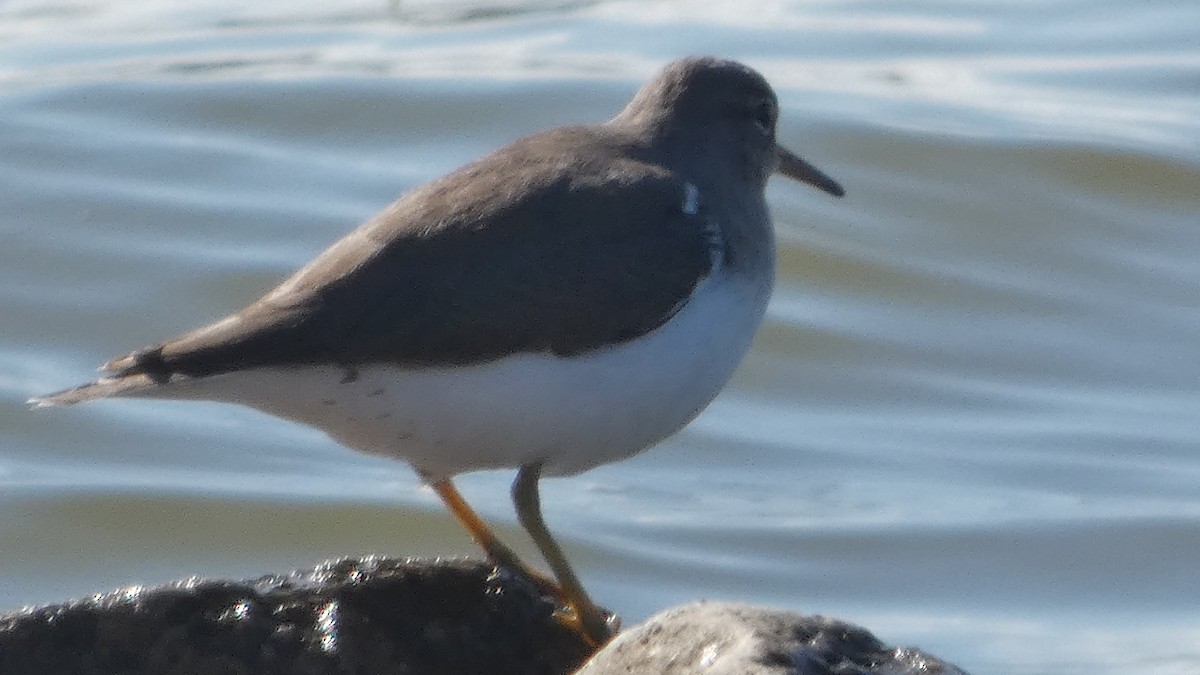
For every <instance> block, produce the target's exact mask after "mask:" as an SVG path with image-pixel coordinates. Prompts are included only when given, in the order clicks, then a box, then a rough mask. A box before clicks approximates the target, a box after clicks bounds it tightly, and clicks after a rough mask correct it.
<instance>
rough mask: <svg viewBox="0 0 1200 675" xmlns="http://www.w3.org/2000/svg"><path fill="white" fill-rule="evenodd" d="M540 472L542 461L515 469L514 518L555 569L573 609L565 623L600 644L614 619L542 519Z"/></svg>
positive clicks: (609, 634)
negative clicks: (596, 599) (590, 591)
mask: <svg viewBox="0 0 1200 675" xmlns="http://www.w3.org/2000/svg"><path fill="white" fill-rule="evenodd" d="M541 475H542V464H541V462H538V463H536V464H526V465H525V466H522V467H521V469H520V470H519V471H518V472H517V480H516V481H515V482H514V483H513V487H512V495H513V504H514V505H515V506H516V509H517V518H518V519H519V520H520V521H521V525H522V527H524V528H525V531H526V532H528V533H529V536H530V537H532V538H533V541H534V543H535V544H537V546H538V549H539V550H541V552H542V556H543V557H544V558H545V559H546V562H547V563H549V564H550V569H552V570H554V576H556V577H558V584H559V587H560V588H561V589H562V594H563V596H565V599H566V604H567V607H568V608H569V609H570V611H571V613H572V616H567V617H566V623H568V624H570V625H571V626H572V627H573V628H575V629H576V630H577V631H578V632H580V633H581V634H582V635H583V636H584V637H586V638H587V639H588V641H589V642H591V643H592V644H593V645H594V646H597V647H599V646H601V645H603V644H604V643H606V642H608V641H609V640H610V639H611V638H612V637H613V635H615V634H616V632H617V619H616V617H612V619H611V621H610V618H609V616H608V613H607V612H605V611H604V610H603V609H601V608H600V607H599V606H597V605H596V603H594V602H592V599H591V598H590V597H588V594H587V591H585V590H583V585H582V584H580V583H579V578H578V577H576V576H575V572H574V571H573V570H572V569H571V565H570V563H568V562H567V557H566V556H565V555H563V552H562V549H561V548H559V546H558V542H556V541H554V537H552V536H550V531H549V530H548V529H546V523H545V521H544V520H542V504H541V497H540V496H539V494H538V479H539V478H541Z"/></svg>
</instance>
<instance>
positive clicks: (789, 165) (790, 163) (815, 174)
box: [775, 145, 846, 197]
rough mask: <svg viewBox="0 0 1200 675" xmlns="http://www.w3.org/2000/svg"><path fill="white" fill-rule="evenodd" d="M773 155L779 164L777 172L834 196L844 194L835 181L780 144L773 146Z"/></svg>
mask: <svg viewBox="0 0 1200 675" xmlns="http://www.w3.org/2000/svg"><path fill="white" fill-rule="evenodd" d="M775 155H776V156H778V157H779V166H778V167H776V168H775V170H776V171H778V172H779V173H781V174H783V175H785V176H787V177H788V178H791V179H792V180H798V181H800V182H801V183H808V184H809V185H812V186H813V187H817V188H820V189H822V190H824V191H826V192H828V193H829V194H831V195H833V196H834V197H841V196H842V195H844V194H846V191H845V190H843V189H842V186H841V185H838V183H837V181H835V180H834V179H832V178H830V177H829V176H826V175H825V174H823V173H821V170H820V169H818V168H817V167H815V166H813V165H812V164H809V163H808V162H806V161H804V160H803V159H800V157H799V156H797V155H794V154H792V152H791V151H790V150H788V149H787V148H785V147H783V146H782V145H776V146H775Z"/></svg>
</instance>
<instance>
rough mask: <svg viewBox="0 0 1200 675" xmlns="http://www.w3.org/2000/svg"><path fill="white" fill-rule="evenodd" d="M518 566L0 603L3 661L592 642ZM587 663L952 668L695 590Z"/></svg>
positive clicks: (468, 664) (449, 664)
mask: <svg viewBox="0 0 1200 675" xmlns="http://www.w3.org/2000/svg"><path fill="white" fill-rule="evenodd" d="M554 610H555V605H554V603H553V601H552V600H550V599H548V598H545V597H543V596H542V595H541V594H540V593H539V591H538V589H537V588H536V587H534V586H533V585H532V584H530V583H528V582H526V581H524V580H523V579H520V578H517V577H513V576H511V575H508V574H504V573H500V572H497V571H496V569H495V568H493V567H492V566H491V565H488V564H485V563H482V562H471V561H464V560H457V561H445V560H433V561H412V560H393V559H386V558H363V559H346V560H338V561H333V562H328V563H325V564H322V565H319V566H317V567H316V568H314V569H309V570H299V571H296V572H292V573H290V574H283V575H271V576H265V577H262V578H259V579H256V580H252V581H226V580H207V581H206V580H198V579H189V580H185V581H180V582H177V583H174V584H168V585H164V586H158V587H153V588H142V587H138V586H134V587H129V588H125V589H121V590H119V591H115V592H113V593H107V594H104V595H96V596H93V597H92V598H89V599H86V600H79V601H74V602H68V603H64V604H59V605H48V606H45V607H38V608H32V609H23V610H20V611H16V612H11V613H9V614H5V615H0V674H3V675H25V674H31V675H100V674H103V675H115V674H120V675H141V674H146V675H149V674H151V673H153V674H154V675H193V674H194V675H225V674H228V675H275V674H279V675H284V674H287V675H351V674H353V675H358V674H362V675H366V674H368V673H369V674H371V675H400V674H410V673H411V674H420V675H438V674H440V673H455V674H459V673H468V674H472V675H473V674H475V673H488V674H493V673H496V674H503V673H521V674H530V675H535V674H538V673H547V674H550V673H554V674H560V673H561V674H565V673H570V672H573V671H574V669H576V668H577V667H579V664H580V663H581V662H582V661H583V660H584V659H586V658H587V657H588V655H589V654H590V653H591V652H592V651H593V650H592V648H590V647H589V646H588V645H586V644H584V643H583V642H582V641H581V639H580V638H579V636H578V635H576V634H575V633H573V632H571V631H570V630H567V629H566V628H564V627H563V626H562V625H561V624H560V623H558V622H557V621H556V620H555V618H554ZM580 672H581V673H586V674H587V675H616V674H617V673H620V674H621V675H629V674H630V673H654V674H656V675H657V674H658V673H674V674H682V673H705V674H706V675H709V674H711V675H719V674H734V673H736V674H737V675H749V674H767V673H771V674H776V673H795V674H801V673H803V674H804V675H810V674H814V673H828V674H832V673H837V674H838V675H849V674H855V673H863V674H865V673H879V674H883V673H887V674H889V675H902V674H904V673H918V672H920V673H925V674H926V675H928V674H937V673H943V674H945V675H953V674H957V673H961V672H962V671H960V670H958V669H956V668H954V667H953V666H949V665H946V664H944V663H942V662H941V661H938V660H937V659H934V658H932V657H929V656H925V655H923V654H921V653H920V652H917V651H915V650H905V649H891V648H888V647H885V646H883V645H882V644H880V643H879V641H878V640H876V639H875V638H874V637H873V636H872V635H871V634H870V633H868V632H867V631H865V630H863V629H862V628H858V627H856V626H851V625H849V624H845V623H841V622H839V621H834V620H832V619H826V618H822V617H805V616H802V615H799V614H792V613H788V612H781V611H775V610H766V609H761V608H756V607H751V606H748V605H733V604H724V603H699V604H694V605H688V606H685V607H680V608H676V609H671V610H668V611H666V612H663V613H661V614H658V615H657V616H655V617H653V618H651V619H650V620H649V621H647V622H646V623H644V624H642V625H640V626H635V627H633V628H630V629H628V630H627V631H626V632H624V633H622V634H621V635H620V636H618V637H617V638H616V639H615V640H614V641H613V642H611V643H610V644H609V645H608V646H607V647H606V648H605V649H603V650H601V651H600V652H598V653H597V654H596V655H595V657H594V658H593V659H592V660H591V661H589V662H588V663H587V664H586V665H585V666H584V668H583V670H581V671H580Z"/></svg>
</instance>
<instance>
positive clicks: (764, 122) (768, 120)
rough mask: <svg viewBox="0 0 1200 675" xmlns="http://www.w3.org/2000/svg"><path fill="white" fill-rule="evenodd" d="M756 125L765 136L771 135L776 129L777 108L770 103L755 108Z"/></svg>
mask: <svg viewBox="0 0 1200 675" xmlns="http://www.w3.org/2000/svg"><path fill="white" fill-rule="evenodd" d="M753 114H754V124H755V125H756V126H757V127H758V128H759V130H760V131H762V132H763V133H764V134H770V133H771V131H772V130H773V129H774V128H775V106H773V105H771V102H770V101H763V102H762V103H759V104H758V105H757V106H755V107H754V111H753Z"/></svg>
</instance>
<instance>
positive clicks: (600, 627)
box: [554, 604, 621, 649]
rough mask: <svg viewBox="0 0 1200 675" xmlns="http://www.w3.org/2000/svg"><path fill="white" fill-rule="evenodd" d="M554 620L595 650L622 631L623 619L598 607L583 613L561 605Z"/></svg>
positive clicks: (568, 605)
mask: <svg viewBox="0 0 1200 675" xmlns="http://www.w3.org/2000/svg"><path fill="white" fill-rule="evenodd" d="M554 620H555V621H557V622H558V623H559V625H561V626H563V627H565V628H567V629H568V630H570V631H572V632H574V633H576V634H577V635H579V636H580V637H581V638H583V641H584V642H586V643H587V644H588V646H590V647H592V648H593V649H600V648H601V647H603V646H604V645H605V644H607V643H608V641H609V640H611V639H613V638H614V637H616V635H617V633H618V632H620V630H621V617H619V616H617V615H616V614H613V613H612V612H610V611H608V610H606V609H604V608H603V607H598V606H596V605H591V606H590V607H587V608H586V609H585V610H584V611H582V612H581V611H580V610H579V608H576V607H574V606H572V605H570V604H560V605H559V606H558V609H557V610H555V612H554Z"/></svg>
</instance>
